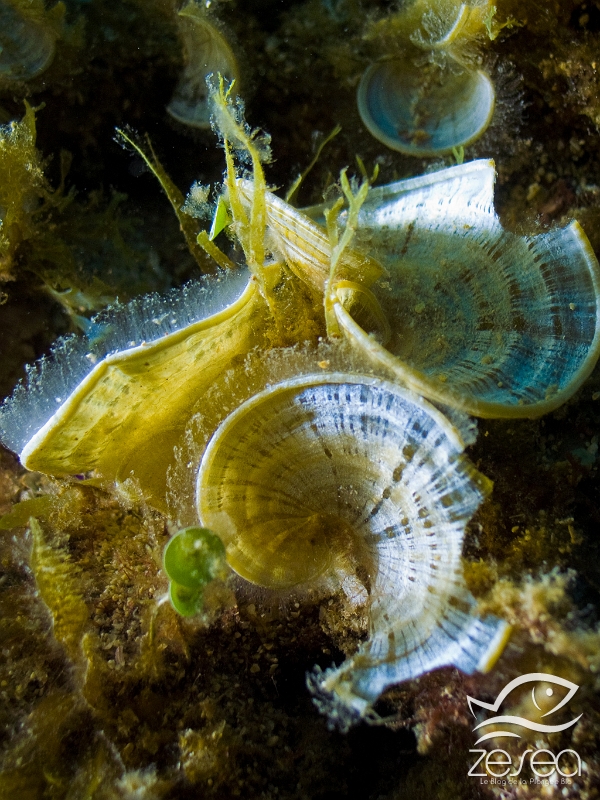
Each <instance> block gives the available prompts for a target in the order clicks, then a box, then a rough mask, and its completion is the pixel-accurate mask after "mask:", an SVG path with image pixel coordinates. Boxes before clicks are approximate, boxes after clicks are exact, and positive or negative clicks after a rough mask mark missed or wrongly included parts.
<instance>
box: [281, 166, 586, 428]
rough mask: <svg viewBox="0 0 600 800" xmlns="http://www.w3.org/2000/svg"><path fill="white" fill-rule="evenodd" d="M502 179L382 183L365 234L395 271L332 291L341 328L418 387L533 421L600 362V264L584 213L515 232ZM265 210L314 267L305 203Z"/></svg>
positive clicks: (459, 172) (288, 247) (479, 176)
mask: <svg viewBox="0 0 600 800" xmlns="http://www.w3.org/2000/svg"><path fill="white" fill-rule="evenodd" d="M494 179H495V172H494V165H493V162H492V161H484V160H481V161H472V162H470V163H468V164H461V165H460V166H457V167H450V168H448V169H444V170H440V171H439V172H434V173H431V174H429V175H423V176H421V177H419V178H413V179H410V180H405V181H398V182H397V183H391V184H388V185H387V186H379V187H375V188H373V189H371V191H370V192H369V194H368V196H367V199H366V201H365V203H364V204H363V206H362V208H361V211H360V214H359V216H358V224H357V230H356V235H355V238H354V243H355V244H356V245H357V247H358V250H359V252H360V250H362V251H363V252H366V253H369V255H370V256H372V257H374V258H376V259H377V261H378V262H379V263H380V264H381V265H382V266H383V267H384V268H385V270H386V271H387V274H386V275H385V276H383V277H380V278H379V279H378V280H377V281H376V282H369V291H366V287H365V285H364V282H362V281H360V279H359V283H362V286H358V285H357V286H356V287H354V288H353V289H350V286H349V283H348V282H347V281H345V280H343V278H345V276H344V275H343V274H341V275H340V274H337V275H336V276H334V279H333V280H331V281H330V283H329V291H330V292H331V298H330V300H331V302H332V303H333V306H334V311H335V314H336V317H337V321H338V324H339V327H340V331H341V332H342V334H343V335H344V336H346V337H347V338H348V339H349V341H351V342H352V343H353V345H355V346H356V347H358V348H359V349H360V350H361V351H362V352H363V353H364V354H365V355H366V356H367V357H368V358H369V359H370V360H371V361H372V362H373V363H377V364H380V365H381V366H384V367H385V368H387V369H390V370H392V371H393V373H394V374H395V375H396V377H397V379H398V380H399V381H400V382H401V383H403V384H405V385H406V386H409V387H410V388H411V389H413V390H414V391H416V392H418V393H419V394H422V395H424V396H425V397H428V398H430V399H432V400H436V401H438V402H441V403H444V404H446V405H448V406H451V407H454V408H459V409H461V410H463V411H465V412H467V413H469V414H474V415H476V416H481V417H534V416H539V415H540V414H546V413H547V412H548V411H551V410H552V409H554V408H556V407H557V406H559V405H561V404H562V403H564V402H565V400H567V399H568V398H569V397H570V396H571V395H572V394H573V393H574V392H575V391H576V390H577V389H578V388H579V387H580V386H581V384H582V383H583V381H584V380H585V379H586V378H587V377H588V375H589V374H590V372H591V371H592V369H593V368H594V365H595V364H596V361H597V360H598V356H599V354H600V303H599V297H600V267H599V265H598V261H597V259H596V257H595V255H594V252H593V250H592V248H591V246H590V243H589V241H588V240H587V237H586V235H585V233H584V232H583V230H582V228H581V226H580V225H579V224H578V223H577V222H573V223H571V224H570V225H568V226H567V227H566V228H558V229H555V230H551V231H548V232H547V233H541V234H538V235H536V236H519V235H517V234H514V233H511V232H509V231H505V230H504V229H503V228H502V226H501V224H500V221H499V219H498V217H497V215H496V213H495V211H494ZM321 212H322V208H321V207H320V208H316V209H312V210H310V209H309V210H308V213H310V214H311V215H312V216H313V217H314V218H317V219H320V214H321ZM267 214H268V220H269V223H270V225H271V226H272V229H273V234H274V239H275V243H276V245H277V246H278V247H279V248H280V250H281V251H282V253H283V254H284V256H285V258H286V259H288V260H289V261H290V263H292V264H293V268H294V269H295V271H296V273H297V274H302V270H303V269H304V270H305V271H307V272H308V271H309V270H311V268H314V263H315V258H314V256H313V254H312V252H309V253H304V259H302V258H300V257H299V253H300V252H301V249H300V248H299V246H298V228H299V225H298V222H297V220H296V217H297V216H298V212H297V211H295V209H290V207H289V206H287V209H286V204H284V203H283V201H281V200H279V199H278V198H276V197H274V196H273V195H267ZM341 219H342V221H343V219H344V215H343V214H342V217H341ZM304 224H305V227H307V228H310V230H311V235H312V237H313V238H316V237H317V236H318V232H319V231H322V229H321V228H320V226H319V225H317V224H315V223H312V227H311V222H310V220H308V219H307V218H305V223H304ZM321 238H322V240H324V241H325V242H326V237H325V235H324V232H322V233H321ZM323 246H324V245H323ZM313 249H314V246H313ZM304 262H306V263H304ZM340 278H342V280H339V279H340ZM324 280H325V278H323V281H324ZM354 280H355V281H356V278H354ZM365 321H366V323H368V324H365ZM369 325H371V326H372V327H369Z"/></svg>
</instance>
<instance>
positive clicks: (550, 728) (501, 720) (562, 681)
mask: <svg viewBox="0 0 600 800" xmlns="http://www.w3.org/2000/svg"><path fill="white" fill-rule="evenodd" d="M539 682H543V683H549V684H555V685H556V686H563V687H564V688H565V689H568V692H567V694H566V695H565V696H564V697H563V698H562V700H560V701H559V702H558V703H556V705H555V706H553V707H552V708H551V709H550V710H549V711H546V712H545V713H544V714H542V717H548V716H549V715H550V714H554V713H555V712H556V711H558V710H559V709H561V708H563V706H565V705H566V704H567V703H568V702H569V700H570V699H571V698H572V697H573V695H574V694H575V692H576V691H577V689H579V686H578V685H577V684H576V683H573V682H572V681H568V680H567V679H566V678H557V677H556V676H555V675H550V674H548V673H547V672H528V673H527V675H521V677H520V678H515V679H514V680H512V681H510V683H507V684H506V686H505V687H504V689H502V691H501V692H500V694H499V695H498V697H497V698H496V700H495V701H494V702H493V703H485V702H484V701H483V700H476V699H475V698H474V697H469V696H468V695H467V700H468V702H469V709H470V711H471V714H473V716H475V711H474V710H473V706H479V707H480V708H485V709H487V710H488V711H498V709H499V708H500V706H501V705H502V702H503V701H504V699H505V698H506V697H507V696H508V695H509V694H510V693H511V692H512V690H513V689H516V688H517V686H522V685H523V684H524V683H533V684H534V685H533V686H532V688H531V699H532V701H533V704H534V705H535V707H536V708H537V709H538V710H539V711H541V710H542V708H541V706H540V705H539V703H538V701H537V699H536V695H535V691H536V684H538V683H539ZM537 688H538V689H539V688H540V687H539V686H537ZM545 694H546V697H552V696H553V695H554V690H553V689H552V688H551V687H550V686H549V687H547V688H546V689H545ZM538 696H539V695H538ZM582 716H583V715H582V714H580V715H579V716H578V717H576V718H575V719H572V720H571V721H570V722H564V723H563V724H562V725H546V724H544V723H542V722H534V721H533V720H529V719H527V718H526V717H515V716H511V715H500V716H497V717H491V718H490V719H486V720H484V721H483V722H480V723H479V725H476V726H475V727H474V728H473V730H474V731H476V730H479V729H481V728H485V727H487V726H488V725H501V724H507V723H510V724H512V725H520V726H521V727H522V728H527V730H530V731H538V732H540V733H557V732H558V731H564V730H566V729H567V728H570V727H571V726H572V725H575V723H576V722H577V721H578V720H579V719H580V718H581V717H582ZM496 736H513V737H515V738H517V739H519V738H520V736H519V734H518V733H513V732H511V731H504V730H500V731H490V732H489V733H485V734H484V735H483V736H482V737H481V738H480V739H478V740H477V741H476V742H475V744H479V743H480V742H483V741H485V740H486V739H492V738H494V737H496Z"/></svg>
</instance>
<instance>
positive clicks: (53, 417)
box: [0, 271, 268, 508]
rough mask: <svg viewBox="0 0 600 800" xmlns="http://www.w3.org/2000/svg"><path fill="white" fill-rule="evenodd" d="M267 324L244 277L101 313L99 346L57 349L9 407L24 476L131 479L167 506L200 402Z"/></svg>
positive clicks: (9, 440) (11, 436)
mask: <svg viewBox="0 0 600 800" xmlns="http://www.w3.org/2000/svg"><path fill="white" fill-rule="evenodd" d="M267 326H268V321H267V311H266V305H265V303H264V301H263V300H262V298H261V297H260V295H259V294H258V291H257V289H256V287H255V283H254V282H253V281H251V280H250V277H249V274H248V272H246V271H240V272H236V273H228V274H227V275H226V276H223V277H220V278H206V279H204V280H203V281H201V282H198V283H194V284H191V285H190V286H188V287H186V288H185V289H184V290H178V291H177V292H174V293H172V294H171V296H170V297H168V298H166V299H160V298H157V297H150V298H146V299H144V298H142V300H140V301H134V303H132V304H130V305H129V306H125V307H124V308H123V309H121V310H120V311H117V312H115V311H114V310H113V311H111V312H105V314H104V315H103V316H102V317H100V318H99V319H98V320H97V321H96V334H95V335H96V339H95V340H93V341H90V340H89V339H88V340H82V339H75V340H72V341H71V342H69V343H67V344H66V345H64V346H63V347H62V348H58V350H57V351H56V352H55V353H54V358H53V362H52V363H48V362H46V363H42V365H41V366H38V368H37V371H35V372H34V374H33V376H31V375H30V380H29V386H27V387H25V386H21V387H19V388H18V389H17V391H16V392H15V393H14V395H13V397H12V398H11V399H10V400H9V401H7V403H6V404H5V405H4V407H3V408H2V411H1V413H0V432H1V435H2V439H3V441H4V442H5V443H6V444H7V445H8V446H9V447H11V448H12V449H14V450H15V451H16V452H18V453H20V458H21V462H22V464H23V465H24V466H25V467H27V469H31V470H36V471H39V472H45V473H49V474H53V475H69V474H82V473H88V472H93V473H95V475H97V476H98V477H99V478H100V479H102V480H103V481H105V482H110V481H122V480H126V479H128V478H129V477H134V478H135V479H137V481H138V482H139V485H140V488H141V490H142V492H143V494H144V496H145V498H146V499H147V500H148V501H149V502H150V503H152V504H153V505H155V506H157V507H158V508H164V507H165V481H166V472H167V469H168V466H169V465H170V463H171V462H172V460H173V448H174V446H175V445H176V443H177V441H178V439H179V438H180V436H181V434H182V432H183V431H184V429H185V426H186V424H187V423H188V421H189V419H190V417H191V416H192V414H193V413H194V411H197V410H198V409H196V408H195V404H196V400H197V398H198V396H199V395H200V393H201V392H203V391H204V390H205V389H206V388H207V387H209V386H210V384H211V383H212V381H213V380H214V379H215V378H216V376H218V375H219V374H220V373H222V372H223V371H225V370H227V369H228V368H229V367H230V365H231V363H232V361H233V360H234V359H236V358H239V357H240V356H244V355H246V353H248V351H249V350H250V349H252V348H253V347H254V346H256V345H257V344H259V343H261V342H262V336H263V333H264V331H265V329H266V328H267Z"/></svg>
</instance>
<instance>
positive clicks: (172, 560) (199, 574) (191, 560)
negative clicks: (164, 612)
mask: <svg viewBox="0 0 600 800" xmlns="http://www.w3.org/2000/svg"><path fill="white" fill-rule="evenodd" d="M163 564H164V568H165V572H166V573H167V575H168V576H169V579H170V580H171V581H172V582H174V583H176V584H179V586H180V587H186V588H188V589H196V590H201V589H203V588H204V587H205V586H206V584H208V583H210V581H212V580H214V579H215V578H219V577H225V575H226V566H227V562H226V560H225V545H224V544H223V542H222V541H221V540H220V539H219V537H218V536H217V534H216V533H213V532H212V531H209V530H208V529H207V528H184V529H183V530H181V531H179V533H177V534H175V536H174V537H173V538H172V539H171V541H170V542H169V543H168V545H167V546H166V547H165V553H164V556H163ZM173 605H175V603H173Z"/></svg>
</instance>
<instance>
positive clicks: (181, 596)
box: [169, 581, 204, 617]
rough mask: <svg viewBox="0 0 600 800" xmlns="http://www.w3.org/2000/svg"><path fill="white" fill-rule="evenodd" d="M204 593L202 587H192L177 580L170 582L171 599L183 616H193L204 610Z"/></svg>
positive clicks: (176, 609) (174, 606)
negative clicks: (176, 581)
mask: <svg viewBox="0 0 600 800" xmlns="http://www.w3.org/2000/svg"><path fill="white" fill-rule="evenodd" d="M203 594H204V592H203V590H202V589H190V588H188V587H187V586H181V584H179V583H175V581H171V583H170V584H169V599H170V601H171V603H172V605H173V608H174V609H175V611H177V613H178V614H181V616H182V617H193V616H195V615H196V614H199V613H200V612H201V611H202V598H203Z"/></svg>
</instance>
